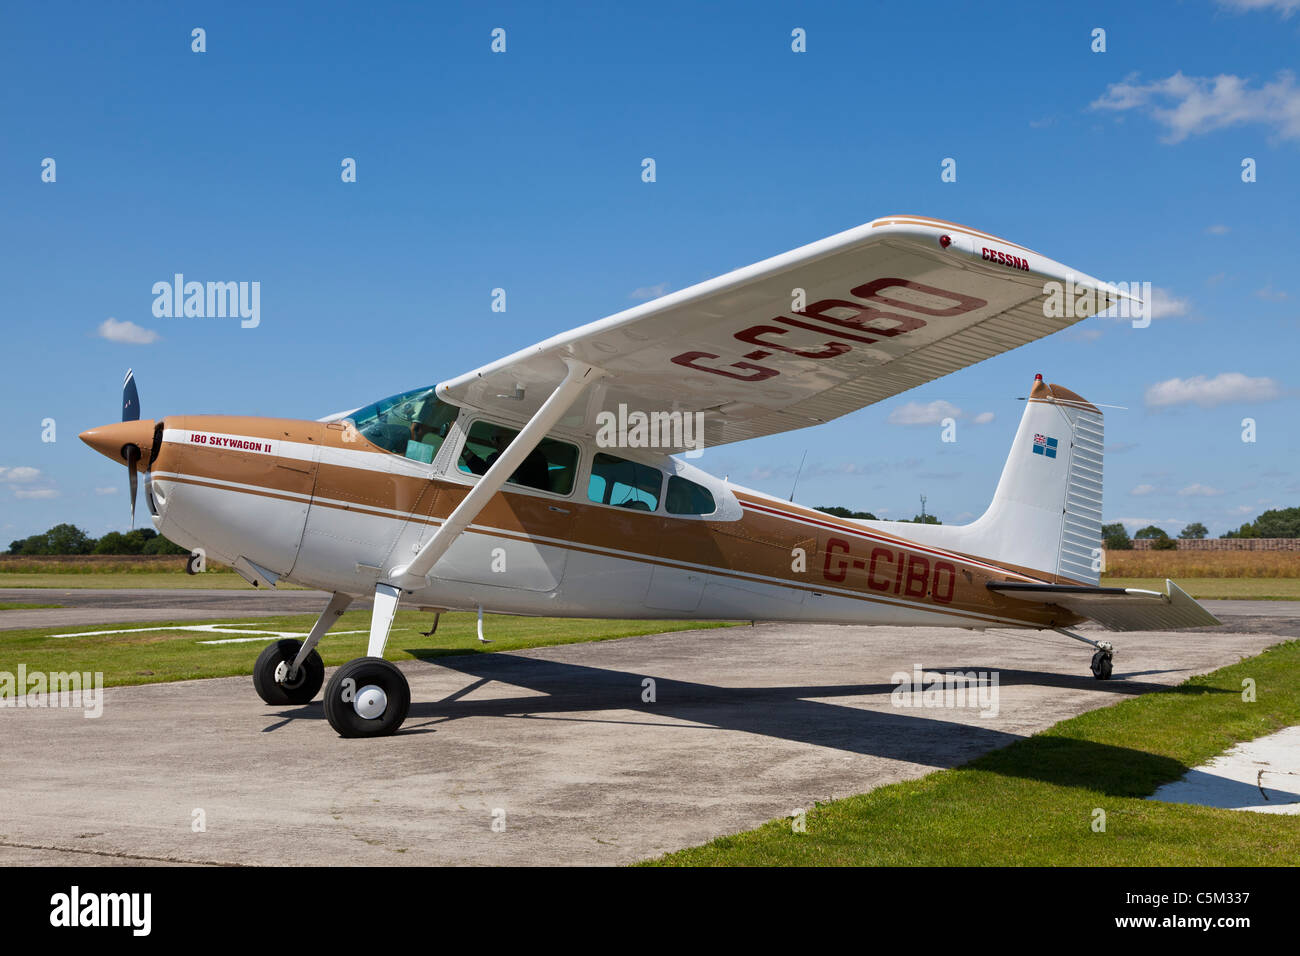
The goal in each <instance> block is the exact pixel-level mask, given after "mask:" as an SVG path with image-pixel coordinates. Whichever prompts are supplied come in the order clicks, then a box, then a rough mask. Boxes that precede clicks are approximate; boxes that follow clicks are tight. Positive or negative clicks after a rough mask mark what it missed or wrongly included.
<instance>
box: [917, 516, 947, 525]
mask: <svg viewBox="0 0 1300 956" xmlns="http://www.w3.org/2000/svg"><path fill="white" fill-rule="evenodd" d="M912 523H913V524H943V522H942V521H940V520H939V519H938V518H936V517H935V516H934V515H914V516H913V517H912Z"/></svg>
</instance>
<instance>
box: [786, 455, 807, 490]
mask: <svg viewBox="0 0 1300 956" xmlns="http://www.w3.org/2000/svg"><path fill="white" fill-rule="evenodd" d="M807 460H808V449H807V448H805V449H804V450H803V457H802V458H800V459H799V470H798V471H796V472H795V473H794V484H793V485H791V486H790V498H789V500H790V501H794V490H795V489H796V488H798V487H799V476H800V475H802V474H803V463H804V462H805V461H807Z"/></svg>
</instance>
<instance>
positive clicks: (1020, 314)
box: [81, 215, 1217, 737]
mask: <svg viewBox="0 0 1300 956" xmlns="http://www.w3.org/2000/svg"><path fill="white" fill-rule="evenodd" d="M1054 282H1055V283H1061V284H1065V283H1070V282H1072V283H1073V288H1074V290H1075V291H1076V293H1080V292H1081V293H1087V294H1081V295H1079V298H1078V300H1077V301H1076V302H1075V303H1074V305H1075V307H1074V308H1073V309H1068V310H1064V311H1065V313H1066V314H1065V315H1058V313H1059V312H1060V311H1062V310H1058V309H1051V308H1046V307H1045V304H1046V302H1047V299H1048V296H1049V291H1048V289H1049V284H1050V283H1054ZM1121 295H1122V293H1120V292H1119V291H1118V290H1117V289H1115V287H1113V286H1107V285H1105V284H1103V283H1101V282H1099V281H1098V280H1096V279H1093V278H1091V277H1089V276H1086V275H1080V274H1078V273H1075V272H1073V271H1072V270H1069V269H1067V268H1066V267H1065V266H1063V265H1061V264H1060V263H1058V262H1055V261H1053V260H1051V259H1048V258H1046V257H1044V256H1041V255H1039V254H1038V253H1036V252H1033V251H1032V250H1030V249H1027V248H1025V247H1023V246H1020V245H1017V244H1016V243H1013V242H1009V241H1007V240H1005V239H1000V238H998V237H996V236H992V235H989V234H988V233H985V232H981V231H979V230H976V229H971V228H967V227H965V226H959V225H956V224H954V223H949V222H944V221H942V220H935V219H928V218H924V217H921V216H911V215H903V216H890V217H888V218H884V219H877V220H874V221H873V222H870V223H867V224H865V225H863V226H859V227H857V228H855V229H850V230H848V231H846V232H842V233H839V234H837V235H834V236H831V237H829V238H826V239H823V240H821V241H819V242H814V243H812V244H811V245H807V246H803V247H801V248H798V249H795V250H793V251H790V252H787V253H784V254H783V255H779V256H776V257H774V258H771V259H767V260H764V261H762V262H758V263H756V264H754V265H751V266H747V267H745V268H742V269H737V270H736V271H734V272H730V273H727V274H726V275H723V276H720V277H718V278H715V279H711V280H709V281H707V282H703V283H700V284H698V285H695V286H692V287H690V288H687V289H683V290H681V291H679V292H674V293H671V294H669V295H665V296H663V297H662V298H659V299H656V300H654V301H652V302H648V303H645V304H643V305H639V306H637V307H635V308H632V309H628V310H626V311H624V312H620V313H618V314H616V315H612V316H610V317H608V318H605V319H601V320H599V321H597V322H592V323H590V324H588V325H583V326H580V327H579V328H576V329H573V330H572V331H569V332H565V333H563V334H561V335H557V336H554V337H553V338H549V339H547V340H546V341H544V342H541V343H539V344H537V345H534V346H532V347H530V348H526V349H523V350H522V351H519V352H515V353H514V354H512V355H508V356H506V357H505V358H502V359H500V360H499V361H496V362H493V363H491V364H490V365H486V366H484V367H482V368H479V369H476V370H474V371H472V372H468V373H466V374H464V375H461V376H459V377H458V378H452V379H449V380H447V381H444V382H442V383H440V384H438V385H436V386H432V387H425V388H416V389H412V390H409V391H405V392H402V393H401V394H398V395H394V396H393V397H391V398H385V399H382V400H380V401H378V402H375V403H373V404H370V405H366V406H364V407H362V408H358V409H355V410H353V411H351V412H346V413H342V414H339V415H334V416H329V417H327V418H324V419H321V420H318V421H297V420H288V419H275V418H243V417H230V416H220V415H168V416H166V417H165V418H161V419H158V420H140V418H139V410H140V404H139V399H138V396H137V393H136V386H135V381H134V377H133V376H132V374H131V373H128V375H127V381H126V383H125V386H124V395H123V407H124V414H123V419H124V420H123V421H122V422H121V423H119V424H113V425H106V426H103V427H99V428H92V429H90V430H89V431H86V432H84V433H83V434H82V435H81V438H82V440H84V441H85V442H86V443H87V444H89V445H90V446H91V447H93V448H95V449H96V450H97V451H99V452H101V453H103V454H104V455H106V456H107V457H109V458H111V459H113V460H115V461H124V462H125V463H126V465H127V467H128V469H129V470H130V486H131V501H132V512H133V513H134V508H135V494H136V476H137V473H138V472H143V474H144V476H145V500H146V502H147V504H148V508H149V513H150V515H151V516H152V518H153V523H154V526H155V527H156V528H157V529H158V531H159V532H160V533H161V534H163V535H166V536H167V537H168V538H169V539H171V540H172V541H174V542H176V543H178V544H180V545H181V546H182V547H187V548H191V549H195V551H196V553H197V552H198V549H202V552H203V553H204V554H205V555H206V556H207V557H208V558H210V559H215V560H219V561H222V562H224V563H226V564H229V565H230V566H232V567H233V568H234V569H235V570H236V571H238V572H239V573H240V574H241V575H243V576H244V577H245V578H246V579H247V580H248V581H250V582H251V583H252V584H254V585H256V586H269V587H274V586H275V585H276V584H277V583H278V582H280V581H291V582H294V583H296V584H301V585H306V586H308V587H313V588H320V589H323V590H325V591H328V592H330V593H331V594H332V597H331V598H330V600H329V603H328V605H327V606H326V608H325V609H324V611H323V612H322V613H321V615H320V618H319V619H318V620H317V621H316V623H315V625H314V626H313V628H312V630H311V633H310V634H309V635H308V637H307V639H306V640H305V641H302V642H298V641H296V640H291V639H285V640H280V641H277V642H275V643H272V644H270V645H268V646H267V648H266V649H265V650H264V651H263V652H262V654H261V656H260V657H259V658H258V659H257V663H256V667H255V670H254V674H253V683H254V687H255V688H256V690H257V692H258V694H259V695H260V696H261V698H262V699H263V700H264V701H266V702H267V703H268V704H274V705H284V704H306V703H309V702H310V701H311V700H313V699H314V698H315V696H316V694H317V692H318V691H319V690H320V688H321V685H322V683H323V682H324V674H325V667H324V664H323V662H322V660H321V657H320V654H319V653H318V652H317V650H316V645H317V643H318V642H319V641H320V639H321V638H322V637H323V636H324V635H325V633H326V632H327V631H328V630H329V628H330V626H331V625H332V624H333V623H334V622H335V621H336V620H337V619H338V617H339V615H341V614H342V613H343V612H344V610H345V609H346V608H347V607H348V606H349V604H350V603H351V602H352V601H353V600H354V598H356V597H357V596H360V595H365V594H373V597H374V603H373V611H372V615H371V624H370V638H369V644H368V647H367V653H366V656H365V657H361V658H357V659H355V660H353V661H350V662H348V663H347V664H344V665H343V666H342V667H340V668H339V669H338V670H337V671H336V672H335V673H334V674H333V676H332V677H331V678H330V681H329V684H328V686H327V687H326V688H325V695H324V707H325V714H326V717H327V718H328V719H329V722H330V725H331V726H332V727H333V728H334V729H335V730H336V731H337V732H338V733H339V734H340V735H342V736H344V737H371V736H380V735H387V734H392V733H394V732H395V731H396V730H397V729H398V727H400V726H401V724H402V721H403V720H404V719H405V717H406V714H407V710H408V708H409V705H410V688H409V686H408V684H407V681H406V678H405V677H404V676H403V674H402V671H401V670H400V669H399V668H397V667H396V666H394V665H393V664H392V663H390V662H389V661H386V660H385V659H384V649H385V647H386V644H387V641H388V635H389V630H390V628H391V625H392V621H393V615H394V613H395V612H396V610H397V608H398V605H399V603H402V602H405V603H406V604H407V605H408V606H413V607H416V608H420V609H428V610H431V611H437V612H441V611H445V610H450V609H457V610H470V611H473V610H478V612H479V614H480V616H481V614H482V612H483V610H484V609H488V610H490V611H494V612H500V613H508V614H520V615H546V616H570V617H596V618H599V617H618V618H636V617H642V618H683V619H692V620H697V619H698V620H703V619H720V620H756V619H757V620H765V621H804V622H830V623H840V624H888V625H894V626H905V625H924V626H936V625H938V626H951V627H963V628H975V629H983V628H989V627H996V628H1032V629H1038V630H1052V631H1055V632H1059V633H1061V634H1063V635H1066V636H1068V637H1072V638H1075V639H1077V640H1080V641H1083V642H1084V643H1087V644H1089V645H1092V646H1093V647H1094V649H1095V653H1094V655H1093V658H1092V664H1091V669H1092V672H1093V674H1094V675H1095V676H1096V677H1097V678H1099V679H1103V680H1104V679H1106V678H1108V677H1110V675H1111V671H1112V657H1113V653H1114V649H1113V647H1112V646H1111V645H1110V644H1109V643H1108V642H1104V641H1094V640H1091V639H1089V638H1087V637H1085V636H1083V635H1080V634H1076V633H1074V632H1072V631H1070V630H1068V628H1069V627H1070V626H1072V625H1076V624H1078V623H1079V622H1081V621H1083V620H1086V619H1091V620H1094V621H1097V622H1100V623H1101V624H1102V625H1104V626H1105V627H1107V628H1110V629H1113V630H1136V629H1151V628H1172V627H1195V626H1201V625H1208V624H1214V623H1217V621H1216V620H1215V619H1214V617H1213V616H1212V615H1210V614H1209V612H1207V611H1206V610H1205V609H1204V608H1202V607H1201V606H1200V605H1199V604H1197V603H1196V602H1195V601H1194V600H1192V598H1190V597H1189V596H1188V595H1187V594H1186V593H1184V592H1183V591H1182V590H1181V589H1179V588H1178V587H1177V585H1175V584H1174V583H1173V582H1172V581H1167V582H1166V585H1165V591H1164V592H1163V593H1162V592H1158V591H1143V590H1136V589H1132V588H1108V587H1100V586H1099V580H1100V574H1099V572H1100V567H1101V564H1100V557H1101V551H1100V545H1101V519H1102V413H1101V411H1099V410H1098V408H1097V407H1096V406H1095V405H1093V404H1091V403H1090V402H1088V401H1086V400H1085V399H1083V398H1081V397H1080V396H1078V395H1077V394H1075V393H1074V392H1072V391H1070V390H1069V389H1067V388H1064V387H1062V386H1060V385H1052V384H1048V383H1047V382H1045V381H1044V380H1043V378H1042V376H1041V375H1040V376H1038V377H1037V378H1036V379H1035V380H1034V382H1033V384H1032V387H1031V388H1030V391H1029V394H1028V395H1027V396H1026V398H1027V401H1026V406H1025V411H1024V415H1023V416H1022V418H1021V422H1020V427H1019V429H1018V431H1017V432H1016V435H1015V439H1014V440H1013V442H1012V445H1011V453H1010V455H1009V457H1008V458H1007V462H1006V465H1005V467H1004V468H1003V470H1002V476H1001V479H1000V481H999V482H998V485H997V489H996V491H995V493H994V495H993V501H992V503H991V504H990V505H989V508H988V510H987V511H986V512H985V513H984V514H983V515H982V516H981V517H980V518H979V519H978V520H976V521H973V522H971V523H970V524H966V525H960V526H953V525H926V524H912V523H900V522H892V521H867V520H852V519H846V518H837V517H833V516H831V515H828V514H825V513H823V512H821V511H816V510H814V509H812V508H806V507H802V506H800V505H796V504H793V503H791V502H787V501H784V500H781V499H778V498H774V497H772V496H771V495H767V494H763V493H761V492H757V491H751V490H749V489H746V488H742V487H740V486H738V485H735V484H733V483H731V482H729V481H726V480H720V479H718V478H715V477H713V476H711V475H708V474H705V473H704V472H703V471H701V470H700V469H698V468H696V467H694V466H693V465H691V464H689V463H688V462H687V461H684V460H682V458H681V457H680V453H681V452H683V451H685V450H687V448H688V447H692V448H693V447H695V446H694V445H693V444H692V441H694V440H696V439H698V437H699V436H693V437H692V436H688V435H687V434H686V433H687V432H688V431H689V430H690V429H689V428H686V427H681V424H682V422H683V421H685V420H686V419H684V418H683V416H688V417H689V420H690V421H691V422H702V423H703V442H704V444H705V445H706V446H707V445H721V444H724V443H727V442H734V441H740V440H742V439H746V438H754V437H757V436H761V435H770V434H774V433H776V432H782V431H787V430H791V429H796V428H804V427H807V426H811V425H817V424H820V423H822V422H826V421H829V420H830V419H833V418H837V417H839V416H841V415H845V414H847V413H849V412H852V411H854V410H856V409H859V408H862V407H864V406H866V405H870V404H872V403H874V402H878V401H881V400H883V399H886V398H889V397H891V396H894V395H897V394H899V393H901V392H904V391H907V390H908V389H911V388H914V387H915V386H917V385H921V384H923V383H925V382H929V381H932V380H934V379H936V378H938V377H940V376H943V375H947V374H949V373H951V372H954V371H956V370H958V369H961V368H965V367H967V366H970V365H973V364H975V363H977V362H980V361H982V360H984V359H986V358H989V357H991V356H994V355H997V354H1000V353H1002V352H1006V351H1008V350H1010V349H1014V348H1016V347H1018V346H1021V345H1024V344H1026V343H1028V342H1031V341H1034V340H1035V339H1038V338H1041V337H1043V336H1045V335H1049V334H1051V333H1052V332H1056V331H1058V330H1060V329H1062V328H1065V327H1066V326H1068V325H1071V324H1073V323H1074V322H1077V321H1079V320H1080V319H1082V318H1084V317H1085V316H1086V315H1090V314H1093V313H1095V312H1096V311H1100V310H1103V309H1106V308H1108V307H1110V306H1112V305H1114V304H1115V303H1116V302H1117V301H1118V300H1119V297H1120V296H1121ZM619 408H622V409H623V412H624V413H625V414H626V417H627V419H628V420H629V421H631V420H633V418H634V416H635V415H636V413H640V414H642V415H643V416H645V417H646V418H649V419H653V420H656V421H658V422H659V423H660V424H661V425H664V424H667V425H668V426H669V427H665V428H661V429H660V430H659V433H658V434H659V436H660V438H661V441H660V444H659V447H655V448H642V447H629V446H630V445H632V444H635V443H634V442H632V441H631V440H630V439H629V440H628V441H626V442H625V443H624V445H623V446H617V445H611V443H610V442H609V441H608V440H605V439H607V437H608V436H603V435H602V432H601V427H602V426H601V422H602V421H603V422H607V421H608V418H607V417H606V418H604V419H601V413H605V414H606V416H608V414H609V413H610V412H611V411H612V410H614V409H619ZM627 409H631V410H632V413H630V414H627V413H626V410H627ZM656 416H658V417H657V418H656ZM674 416H676V418H674ZM598 420H599V421H598ZM642 421H644V419H642ZM673 422H676V423H677V426H676V427H674V426H673V424H672V423H673ZM664 433H667V435H668V438H667V439H666V440H662V439H663V434H664ZM480 620H481V617H480ZM480 636H481V632H480Z"/></svg>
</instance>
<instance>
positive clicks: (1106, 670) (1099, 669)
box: [1092, 651, 1111, 680]
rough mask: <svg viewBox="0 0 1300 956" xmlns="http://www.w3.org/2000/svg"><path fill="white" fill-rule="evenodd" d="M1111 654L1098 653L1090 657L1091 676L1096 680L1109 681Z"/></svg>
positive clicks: (1108, 652) (1106, 652) (1107, 652)
mask: <svg viewBox="0 0 1300 956" xmlns="http://www.w3.org/2000/svg"><path fill="white" fill-rule="evenodd" d="M1110 672H1111V653H1110V651H1098V652H1097V653H1096V654H1093V655H1092V676H1093V677H1095V678H1097V680H1110Z"/></svg>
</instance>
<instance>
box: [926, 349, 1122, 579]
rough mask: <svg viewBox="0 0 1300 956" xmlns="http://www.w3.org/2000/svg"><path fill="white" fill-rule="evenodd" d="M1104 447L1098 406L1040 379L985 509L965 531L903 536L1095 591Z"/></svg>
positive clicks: (947, 528)
mask: <svg viewBox="0 0 1300 956" xmlns="http://www.w3.org/2000/svg"><path fill="white" fill-rule="evenodd" d="M1102 441H1103V429H1102V414H1101V412H1100V411H1099V410H1098V409H1097V407H1096V406H1094V405H1092V404H1091V403H1090V402H1088V401H1086V400H1084V399H1082V398H1080V397H1079V396H1078V395H1076V394H1075V393H1074V392H1072V391H1070V390H1069V389H1068V388H1064V387H1062V386H1060V385H1048V384H1046V383H1045V382H1044V381H1043V377H1042V376H1041V375H1039V376H1036V377H1035V379H1034V387H1033V389H1032V390H1031V391H1030V393H1029V398H1028V401H1027V402H1026V407H1025V414H1024V416H1023V417H1022V418H1021V419H1020V429H1019V430H1018V431H1017V432H1016V437H1015V441H1014V442H1013V443H1012V445H1011V454H1010V456H1009V457H1008V458H1007V463H1006V465H1005V466H1003V468H1002V478H1001V480H999V481H998V487H997V491H995V492H994V494H993V503H992V504H990V505H989V507H988V510H987V511H985V512H984V514H983V515H982V516H980V517H979V518H978V519H977V520H975V521H973V522H972V523H970V524H968V525H958V526H953V525H908V528H907V531H906V536H907V537H908V538H910V539H912V540H914V541H917V542H920V543H922V544H930V545H933V546H936V547H941V548H945V549H948V550H951V551H957V552H960V553H962V554H968V555H970V556H972V557H978V558H983V559H985V560H987V561H990V562H992V563H995V564H999V565H1002V566H1004V567H1009V568H1014V569H1023V570H1026V571H1030V572H1034V573H1037V574H1042V575H1044V576H1045V577H1046V578H1047V579H1048V580H1049V581H1050V582H1051V583H1054V584H1071V583H1073V584H1089V585H1095V584H1097V583H1098V582H1099V581H1100V579H1101V478H1102Z"/></svg>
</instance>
